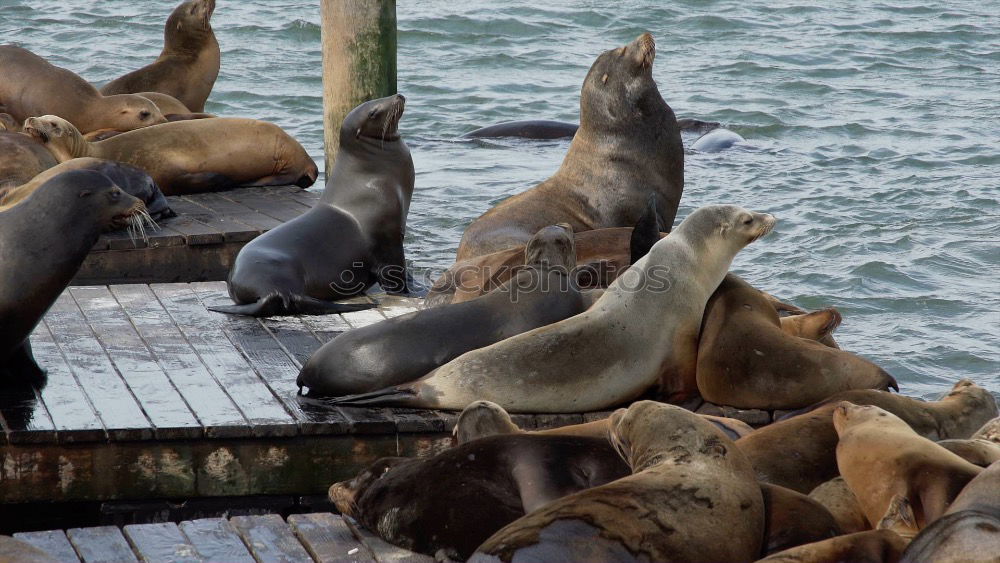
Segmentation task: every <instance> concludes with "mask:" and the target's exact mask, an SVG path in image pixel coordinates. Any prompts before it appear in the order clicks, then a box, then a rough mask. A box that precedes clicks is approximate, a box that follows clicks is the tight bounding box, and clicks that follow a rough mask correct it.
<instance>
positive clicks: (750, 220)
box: [743, 216, 753, 225]
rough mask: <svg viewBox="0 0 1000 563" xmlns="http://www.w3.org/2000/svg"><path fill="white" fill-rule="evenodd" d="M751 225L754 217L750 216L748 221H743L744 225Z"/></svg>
mask: <svg viewBox="0 0 1000 563" xmlns="http://www.w3.org/2000/svg"><path fill="white" fill-rule="evenodd" d="M751 223H753V217H752V216H748V217H747V218H746V219H743V224H744V225H749V224H751Z"/></svg>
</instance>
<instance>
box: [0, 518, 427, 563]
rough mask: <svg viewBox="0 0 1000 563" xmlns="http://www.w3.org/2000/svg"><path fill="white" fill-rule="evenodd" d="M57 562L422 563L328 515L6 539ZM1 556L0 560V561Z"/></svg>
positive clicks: (208, 521) (54, 532)
mask: <svg viewBox="0 0 1000 563" xmlns="http://www.w3.org/2000/svg"><path fill="white" fill-rule="evenodd" d="M14 537H16V538H17V539H20V540H23V541H25V542H27V543H30V544H31V545H33V546H35V547H37V548H39V549H41V550H43V551H45V552H47V553H48V554H49V555H51V556H52V558H53V559H54V560H56V561H59V562H60V563H111V562H114V563H137V562H139V561H142V562H146V563H160V562H177V563H196V562H204V563H274V562H282V563H314V562H315V563H334V562H338V563H347V562H352V561H358V562H360V561H375V562H378V563H389V562H393V563H404V562H406V563H430V562H432V561H434V559H433V558H431V557H428V556H426V555H421V554H418V553H413V552H411V551H406V550H404V549H401V548H399V547H396V546H393V545H391V544H388V543H386V542H385V541H383V540H382V539H381V538H379V537H377V536H375V535H373V534H371V533H370V532H368V531H366V530H364V529H362V528H360V527H359V526H358V525H357V524H356V523H354V522H353V521H351V520H350V519H342V518H341V517H340V516H337V515H335V514H330V513H313V514H295V515H292V516H289V517H288V520H287V522H286V521H285V520H284V519H282V518H281V516H278V515H274V514H269V515H262V516H236V517H233V518H230V519H228V520H227V519H225V518H203V519H199V520H191V521H187V522H181V523H180V524H179V525H178V524H174V523H172V522H167V523H162V524H137V525H130V526H125V527H124V528H122V529H119V528H117V527H115V526H101V527H98V528H73V529H70V530H67V531H66V532H63V531H62V530H50V531H45V532H28V533H19V534H14ZM2 555H3V554H0V556H2Z"/></svg>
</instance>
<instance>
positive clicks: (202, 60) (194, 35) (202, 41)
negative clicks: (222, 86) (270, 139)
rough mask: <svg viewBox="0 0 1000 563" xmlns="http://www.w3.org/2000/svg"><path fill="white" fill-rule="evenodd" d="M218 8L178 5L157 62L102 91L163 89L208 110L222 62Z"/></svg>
mask: <svg viewBox="0 0 1000 563" xmlns="http://www.w3.org/2000/svg"><path fill="white" fill-rule="evenodd" d="M214 11H215V0H191V1H189V2H184V3H183V4H181V5H179V6H177V7H176V8H174V11H173V12H172V13H171V14H170V17H168V18H167V24H166V26H165V27H164V29H163V51H162V52H161V53H160V56H159V57H158V58H157V59H156V61H154V62H153V63H151V64H149V65H146V66H144V67H142V68H140V69H139V70H135V71H132V72H130V73H128V74H126V75H125V76H122V77H120V78H116V79H115V80H112V81H111V82H108V83H107V84H105V85H104V87H102V88H101V93H102V94H104V95H105V96H109V95H112V94H137V93H140V92H146V91H153V92H162V93H164V94H169V95H171V96H173V97H174V98H177V99H178V100H180V101H181V103H183V104H184V105H185V106H187V107H188V108H189V109H190V110H191V112H195V113H198V112H203V111H205V100H207V99H208V95H209V94H210V93H211V92H212V87H213V86H214V85H215V79H216V78H217V77H218V76H219V66H220V64H221V52H220V51H219V42H218V41H216V39H215V33H214V32H213V31H212V22H211V19H212V13H213V12H214ZM154 101H155V100H154ZM46 113H55V112H46ZM36 115H41V114H36ZM57 115H59V114H58V113H57Z"/></svg>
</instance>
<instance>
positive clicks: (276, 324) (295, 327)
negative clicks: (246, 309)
mask: <svg viewBox="0 0 1000 563" xmlns="http://www.w3.org/2000/svg"><path fill="white" fill-rule="evenodd" d="M257 321H258V322H260V324H261V325H262V326H263V327H264V329H265V330H266V331H267V332H269V333H270V334H271V336H272V337H273V338H274V339H275V340H277V341H278V342H279V343H280V344H281V345H282V347H284V349H285V351H286V352H287V353H288V355H289V356H291V358H292V360H294V362H295V367H297V368H298V369H302V366H303V365H304V364H305V363H306V362H307V361H309V358H310V357H311V356H312V355H313V354H314V353H315V352H316V350H318V349H319V347H320V346H321V345H322V342H321V341H320V340H319V339H318V338H316V335H314V334H313V333H312V331H311V330H309V327H308V326H307V325H306V324H305V323H304V322H303V321H302V319H301V318H300V317H271V318H264V319H257Z"/></svg>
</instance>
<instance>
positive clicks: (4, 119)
mask: <svg viewBox="0 0 1000 563" xmlns="http://www.w3.org/2000/svg"><path fill="white" fill-rule="evenodd" d="M0 131H7V132H9V133H20V132H21V124H20V123H18V122H17V120H16V119H14V116H13V115H11V114H9V113H0Z"/></svg>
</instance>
